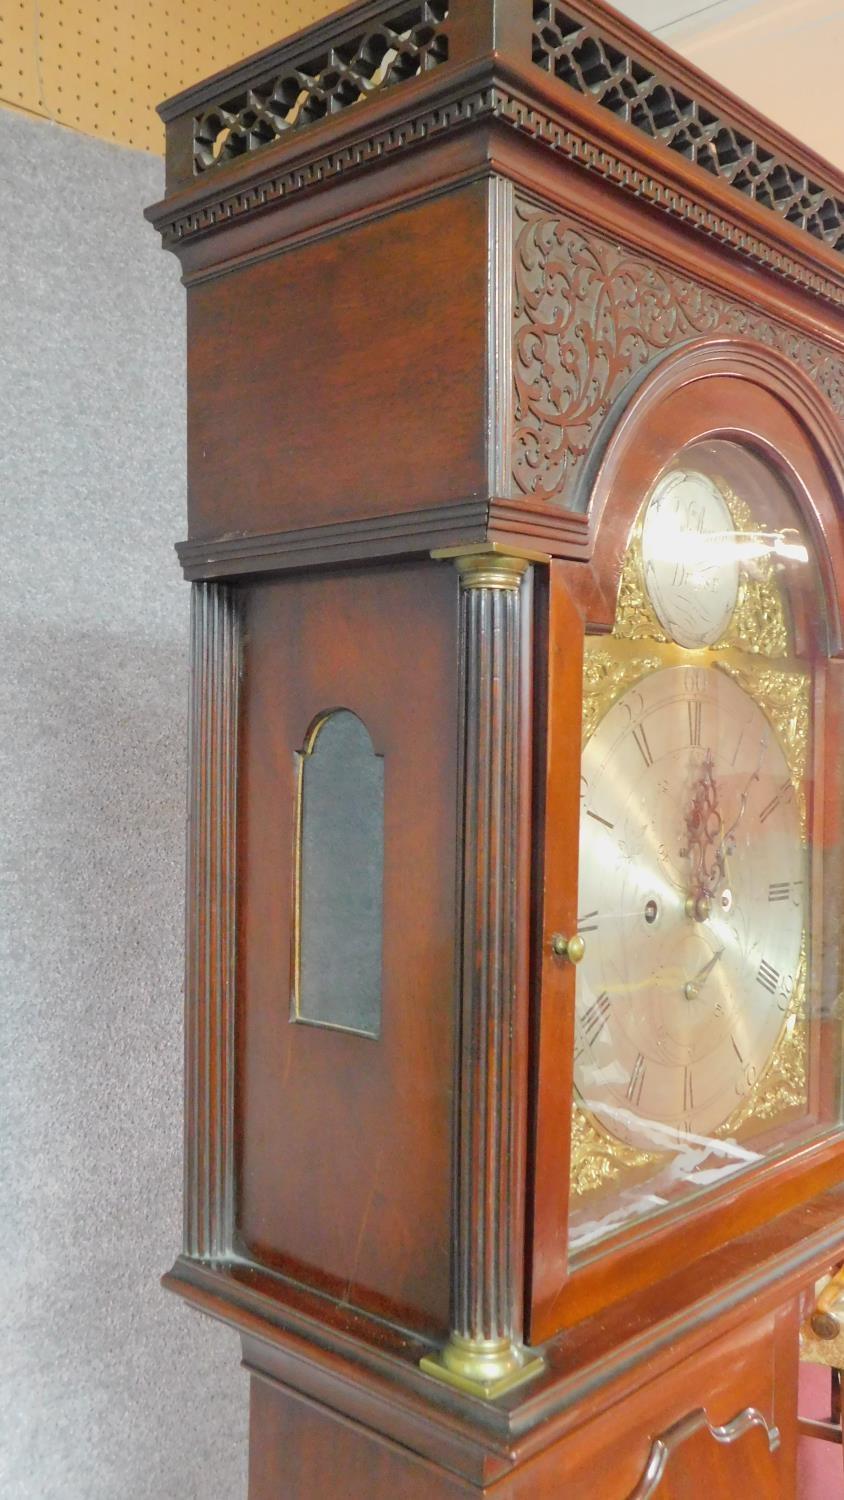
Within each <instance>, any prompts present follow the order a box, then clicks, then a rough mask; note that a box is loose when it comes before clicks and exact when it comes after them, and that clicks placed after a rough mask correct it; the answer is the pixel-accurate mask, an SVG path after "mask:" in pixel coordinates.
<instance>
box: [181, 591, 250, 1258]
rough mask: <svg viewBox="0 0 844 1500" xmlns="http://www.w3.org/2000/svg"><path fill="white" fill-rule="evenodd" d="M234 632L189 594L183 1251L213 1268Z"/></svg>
mask: <svg viewBox="0 0 844 1500" xmlns="http://www.w3.org/2000/svg"><path fill="white" fill-rule="evenodd" d="M239 659H240V625H239V618H238V613H237V604H236V595H235V594H234V592H233V590H232V589H231V588H229V587H228V586H227V585H225V584H219V583H195V584H194V585H193V590H192V596H191V688H190V694H191V696H190V716H189V729H188V733H189V742H188V847H187V934H186V959H185V962H186V971H185V1197H184V1251H185V1254H186V1255H190V1256H195V1257H197V1258H198V1259H202V1260H221V1259H223V1258H225V1256H226V1255H227V1254H228V1252H229V1249H230V1247H231V1233H232V1218H233V1186H232V1179H233V1170H232V1151H233V1142H232V1131H233V1120H232V1089H233V1036H234V986H235V972H234V964H235V810H236V795H235V794H236V782H237V721H238V684H239V675H240V666H239Z"/></svg>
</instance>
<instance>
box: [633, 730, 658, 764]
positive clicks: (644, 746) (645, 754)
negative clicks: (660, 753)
mask: <svg viewBox="0 0 844 1500" xmlns="http://www.w3.org/2000/svg"><path fill="white" fill-rule="evenodd" d="M633 738H634V740H635V741H636V744H637V745H638V747H639V750H640V752H641V756H642V760H643V761H644V762H645V765H646V766H652V765H653V763H654V758H653V756H652V755H651V747H650V745H649V744H648V736H647V735H646V734H645V726H644V724H640V725H639V727H638V729H634V730H633Z"/></svg>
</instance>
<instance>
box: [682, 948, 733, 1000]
mask: <svg viewBox="0 0 844 1500" xmlns="http://www.w3.org/2000/svg"><path fill="white" fill-rule="evenodd" d="M723 954H724V949H723V948H719V949H718V952H717V953H714V954H713V955H712V957H711V958H710V960H709V963H708V964H704V966H703V968H702V969H700V970H698V972H697V974H695V976H694V978H693V979H689V980H688V981H687V982H686V984H684V985H683V995H684V997H685V998H686V1000H696V999H697V997H698V995H699V994H700V992H701V990H702V989H703V986H704V985H705V983H706V981H707V979H708V978H709V976H710V974H711V973H712V970H713V969H714V968H715V965H716V964H717V962H718V960H719V959H720V958H722V957H723Z"/></svg>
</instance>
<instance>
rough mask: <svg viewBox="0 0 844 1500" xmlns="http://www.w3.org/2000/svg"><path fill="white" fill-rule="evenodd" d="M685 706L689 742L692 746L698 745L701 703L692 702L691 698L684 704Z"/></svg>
mask: <svg viewBox="0 0 844 1500" xmlns="http://www.w3.org/2000/svg"><path fill="white" fill-rule="evenodd" d="M686 707H687V709H688V710H689V744H690V745H692V746H697V747H699V746H700V721H701V715H702V712H703V704H702V703H692V702H691V700H690V701H689V702H688V703H687V704H686Z"/></svg>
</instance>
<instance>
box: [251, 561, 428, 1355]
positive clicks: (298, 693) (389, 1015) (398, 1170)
mask: <svg viewBox="0 0 844 1500" xmlns="http://www.w3.org/2000/svg"><path fill="white" fill-rule="evenodd" d="M244 628H245V647H244V685H243V743H242V754H241V773H240V774H241V784H240V804H241V811H240V838H239V880H240V891H241V897H240V907H239V919H238V953H239V957H238V1005H239V1017H238V1040H237V1056H238V1081H237V1099H236V1118H237V1132H238V1210H237V1240H238V1244H239V1246H240V1248H241V1252H242V1253H246V1254H248V1255H249V1256H250V1257H251V1258H253V1259H255V1260H257V1261H259V1262H262V1263H265V1264H268V1265H272V1266H276V1267H278V1268H279V1269H283V1270H286V1271H287V1272H288V1273H290V1274H293V1275H297V1276H299V1277H300V1279H303V1280H305V1281H312V1282H314V1283H315V1284H317V1285H320V1286H323V1287H326V1288H328V1289H330V1290H331V1292H332V1293H333V1295H335V1296H336V1297H338V1298H339V1299H340V1300H341V1301H348V1302H351V1303H356V1304H357V1305H359V1306H363V1307H367V1308H371V1309H374V1310H376V1311H381V1312H384V1311H390V1312H391V1314H392V1316H393V1317H394V1318H398V1319H401V1318H407V1319H408V1320H409V1321H410V1322H411V1323H412V1324H415V1325H416V1326H421V1327H423V1328H425V1327H427V1328H434V1329H436V1328H438V1327H439V1328H447V1326H448V1304H449V1240H450V1214H449V1205H450V1176H451V1173H450V1152H451V1106H452V1047H453V1030H454V1024H453V1002H452V984H453V961H454V941H455V939H454V932H455V917H454V907H453V893H454V881H455V828H454V804H455V798H456V769H455V758H456V751H457V731H456V721H455V716H456V707H457V705H456V692H455V683H454V678H453V663H454V659H455V654H456V649H457V645H456V641H457V634H456V632H457V578H456V575H455V574H454V572H453V569H451V568H449V567H446V566H443V565H440V564H436V563H432V562H427V563H422V564H404V565H401V564H400V565H394V566H391V567H389V566H385V567H384V568H382V569H380V570H373V571H369V572H363V571H354V570H352V571H346V572H336V573H332V574H323V575H318V576H314V577H302V578H297V579H290V580H284V581H282V580H279V581H275V582H272V581H269V582H264V583H256V584H252V585H248V586H247V587H246V588H245V589H244ZM422 641H424V645H425V649H424V655H423V654H422V653H420V649H419V646H420V642H422ZM336 707H344V708H348V709H351V710H353V712H355V713H356V714H357V715H358V716H359V717H360V718H361V719H362V721H363V723H364V724H365V725H366V728H367V730H368V731H369V734H370V736H371V738H372V742H373V745H374V748H375V750H376V752H377V753H378V754H380V755H383V757H384V799H385V800H384V816H385V847H384V859H385V865H384V955H383V1000H382V1029H381V1036H380V1039H379V1040H377V1041H375V1040H372V1039H371V1038H368V1037H361V1036H355V1035H352V1034H348V1033H344V1032H341V1031H331V1030H326V1029H324V1028H321V1027H315V1026H303V1025H300V1024H292V1023H291V1020H290V981H289V976H290V955H291V940H292V936H291V915H292V913H291V899H292V898H291V870H292V854H293V838H294V818H295V795H294V792H295V776H294V772H295V755H296V752H297V751H299V750H300V749H301V747H302V744H303V742H304V738H305V735H306V733H307V731H308V728H309V726H310V725H311V724H312V723H313V722H314V720H315V718H316V717H317V716H318V715H319V714H320V713H322V712H324V711H325V710H328V709H331V708H336Z"/></svg>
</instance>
